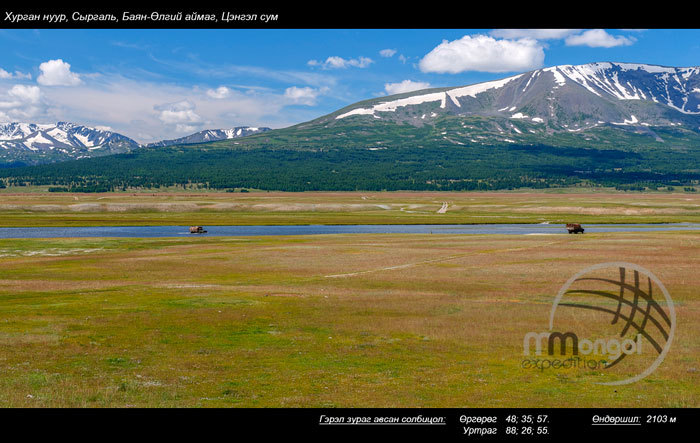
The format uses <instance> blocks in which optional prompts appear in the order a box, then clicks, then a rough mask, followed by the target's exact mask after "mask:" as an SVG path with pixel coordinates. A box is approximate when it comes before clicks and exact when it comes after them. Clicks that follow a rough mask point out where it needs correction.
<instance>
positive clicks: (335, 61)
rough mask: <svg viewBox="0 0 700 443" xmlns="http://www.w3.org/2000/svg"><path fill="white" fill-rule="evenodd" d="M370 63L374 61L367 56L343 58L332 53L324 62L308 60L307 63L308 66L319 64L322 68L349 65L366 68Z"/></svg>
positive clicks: (340, 67) (338, 67) (345, 66)
mask: <svg viewBox="0 0 700 443" xmlns="http://www.w3.org/2000/svg"><path fill="white" fill-rule="evenodd" d="M372 63H374V60H372V59H371V58H368V57H359V58H351V59H344V58H342V57H338V56H335V55H332V56H330V57H328V58H327V59H326V61H324V62H320V61H318V60H309V61H308V63H307V64H308V65H309V66H320V67H321V68H323V69H345V68H349V67H354V68H366V67H368V66H369V65H370V64H372Z"/></svg>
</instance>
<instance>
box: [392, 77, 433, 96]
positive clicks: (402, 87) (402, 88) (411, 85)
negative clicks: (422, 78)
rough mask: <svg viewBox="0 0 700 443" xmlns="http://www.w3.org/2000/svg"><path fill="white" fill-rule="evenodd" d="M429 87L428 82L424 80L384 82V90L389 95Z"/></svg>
mask: <svg viewBox="0 0 700 443" xmlns="http://www.w3.org/2000/svg"><path fill="white" fill-rule="evenodd" d="M429 87H430V83H426V82H414V81H412V80H404V81H402V82H399V83H386V84H384V90H385V91H386V92H387V94H389V95H393V94H403V93H404V92H412V91H418V90H419V89H427V88H429Z"/></svg>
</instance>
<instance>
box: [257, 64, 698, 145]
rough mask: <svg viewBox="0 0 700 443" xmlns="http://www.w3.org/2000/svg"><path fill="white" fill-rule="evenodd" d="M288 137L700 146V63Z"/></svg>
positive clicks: (560, 70)
mask: <svg viewBox="0 0 700 443" xmlns="http://www.w3.org/2000/svg"><path fill="white" fill-rule="evenodd" d="M398 127H400V128H401V130H402V131H401V132H403V134H399V133H398V131H397V130H395V128H398ZM287 131H288V132H297V133H298V135H299V136H300V137H304V136H306V137H307V138H309V137H311V138H310V139H309V140H311V139H313V138H314V135H315V133H323V135H324V142H329V141H330V140H329V138H335V139H337V140H343V141H344V142H347V143H351V144H352V145H354V146H357V147H361V144H362V143H365V144H367V147H371V146H370V145H375V144H378V145H381V144H385V145H386V144H391V143H392V142H394V143H403V144H405V143H407V142H410V143H412V144H414V145H419V146H426V145H428V144H433V145H434V144H440V145H442V144H446V145H494V144H500V145H503V144H509V143H512V144H516V143H517V144H532V143H545V144H548V145H557V146H564V145H565V146H581V145H586V146H591V147H601V146H606V145H611V144H616V143H618V142H622V143H623V144H626V145H630V147H632V146H636V147H642V146H647V145H649V144H650V143H651V145H656V144H663V143H665V142H670V144H674V143H680V144H681V145H686V143H687V142H688V141H689V140H692V142H693V143H695V146H698V145H697V142H698V141H699V140H700V139H699V138H698V137H699V136H700V67H688V68H676V67H664V66H656V65H648V64H632V63H611V62H602V63H590V64H585V65H577V66H574V65H561V66H554V67H549V68H543V69H538V70H534V71H530V72H526V73H522V74H518V75H514V76H511V77H507V78H504V79H501V80H496V81H490V82H484V83H478V84H474V85H467V86H460V87H450V88H435V89H427V90H420V91H414V92H409V93H404V94H399V95H393V96H388V97H381V98H375V99H371V100H366V101H362V102H359V103H356V104H353V105H350V106H347V107H345V108H343V109H340V110H338V111H336V112H334V113H331V114H329V115H326V116H323V117H321V118H318V119H316V120H313V121H310V122H306V123H302V124H300V125H296V126H294V127H291V128H287ZM280 135H282V134H280ZM688 137H689V140H688V139H687V138H688ZM684 139H685V140H684ZM251 141H252V140H251ZM354 141H360V144H357V143H355V142H354Z"/></svg>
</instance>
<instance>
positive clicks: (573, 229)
mask: <svg viewBox="0 0 700 443" xmlns="http://www.w3.org/2000/svg"><path fill="white" fill-rule="evenodd" d="M566 230H567V231H569V234H578V233H579V232H580V233H581V234H583V231H584V229H583V228H582V227H581V224H580V223H567V224H566Z"/></svg>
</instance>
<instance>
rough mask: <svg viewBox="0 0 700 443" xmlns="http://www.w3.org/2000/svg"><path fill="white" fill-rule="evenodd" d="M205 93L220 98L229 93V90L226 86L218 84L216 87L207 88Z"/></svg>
mask: <svg viewBox="0 0 700 443" xmlns="http://www.w3.org/2000/svg"><path fill="white" fill-rule="evenodd" d="M207 95H208V96H209V97H211V98H215V99H219V100H220V99H222V98H226V97H228V96H229V95H231V90H230V89H229V88H227V87H226V86H219V87H218V88H216V89H208V90H207Z"/></svg>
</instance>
